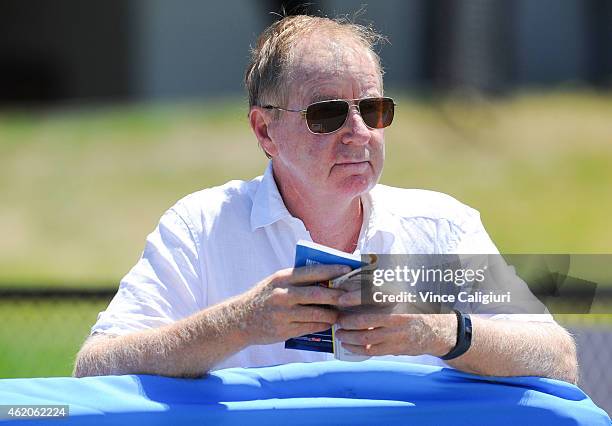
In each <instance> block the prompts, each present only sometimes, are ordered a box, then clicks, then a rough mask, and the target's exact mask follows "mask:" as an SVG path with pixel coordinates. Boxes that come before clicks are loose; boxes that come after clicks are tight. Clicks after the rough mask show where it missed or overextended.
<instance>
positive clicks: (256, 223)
mask: <svg viewBox="0 0 612 426" xmlns="http://www.w3.org/2000/svg"><path fill="white" fill-rule="evenodd" d="M287 216H291V213H289V210H287V207H285V203H284V201H283V197H281V194H280V192H279V191H278V187H277V186H276V181H275V180H274V174H273V172H272V162H271V161H270V162H268V167H266V171H265V172H264V175H263V177H262V179H261V182H259V185H258V186H257V189H256V191H255V194H254V196H253V208H252V210H251V231H255V230H256V229H257V228H261V227H263V226H268V225H271V224H273V223H274V222H277V221H279V220H281V219H283V218H285V217H287Z"/></svg>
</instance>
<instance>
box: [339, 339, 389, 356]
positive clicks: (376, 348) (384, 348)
mask: <svg viewBox="0 0 612 426" xmlns="http://www.w3.org/2000/svg"><path fill="white" fill-rule="evenodd" d="M342 347H343V348H344V349H346V350H348V351H349V352H352V353H354V354H357V355H368V356H380V355H397V354H396V353H394V350H393V344H392V343H389V342H385V343H379V344H378V345H367V346H362V345H352V344H350V343H342Z"/></svg>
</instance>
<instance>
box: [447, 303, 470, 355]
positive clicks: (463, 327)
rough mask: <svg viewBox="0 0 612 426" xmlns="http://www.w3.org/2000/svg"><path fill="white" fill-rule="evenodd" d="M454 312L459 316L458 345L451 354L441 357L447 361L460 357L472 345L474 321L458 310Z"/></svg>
mask: <svg viewBox="0 0 612 426" xmlns="http://www.w3.org/2000/svg"><path fill="white" fill-rule="evenodd" d="M453 311H454V312H455V315H457V343H456V344H455V347H454V348H453V349H451V350H450V352H449V353H447V354H446V355H444V356H441V357H440V359H443V360H445V361H446V360H449V359H454V358H457V357H460V356H461V355H463V354H464V353H466V352H467V350H468V349H470V346H471V345H472V320H471V319H470V316H469V315H468V314H464V313H463V312H460V311H459V310H458V309H453Z"/></svg>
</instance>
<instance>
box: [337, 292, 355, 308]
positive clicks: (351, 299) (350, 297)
mask: <svg viewBox="0 0 612 426" xmlns="http://www.w3.org/2000/svg"><path fill="white" fill-rule="evenodd" d="M357 305H361V289H359V290H353V291H349V292H346V293H345V294H343V295H342V296H341V297H340V298H339V299H338V306H342V307H348V306H357Z"/></svg>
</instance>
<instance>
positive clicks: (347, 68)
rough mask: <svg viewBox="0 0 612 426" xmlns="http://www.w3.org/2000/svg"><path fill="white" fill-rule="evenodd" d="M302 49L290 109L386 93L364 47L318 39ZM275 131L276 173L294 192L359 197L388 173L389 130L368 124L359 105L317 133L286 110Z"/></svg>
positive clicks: (284, 186)
mask: <svg viewBox="0 0 612 426" xmlns="http://www.w3.org/2000/svg"><path fill="white" fill-rule="evenodd" d="M296 51H297V53H296V56H297V57H296V60H295V67H294V68H293V70H294V71H293V73H292V75H291V78H290V84H289V92H288V102H287V105H285V106H284V107H286V108H288V109H295V110H302V109H305V108H306V107H307V106H308V105H309V104H311V103H313V102H318V101H322V100H327V99H360V98H366V97H378V96H382V87H381V81H380V75H379V72H378V69H377V67H376V64H375V62H374V60H373V59H372V57H371V56H370V54H369V53H368V51H367V50H365V49H364V48H362V47H359V46H356V45H354V44H348V45H347V44H346V43H342V42H336V43H334V42H330V41H329V40H316V38H315V40H309V41H308V42H307V43H306V42H304V43H303V44H302V45H301V46H298V47H297V49H296ZM269 133H270V136H271V138H272V139H273V141H274V143H275V145H276V147H277V154H276V155H275V156H274V159H273V166H274V173H275V177H276V179H277V182H278V183H279V184H280V186H281V188H282V189H285V190H289V191H291V192H292V193H298V194H302V195H303V194H304V191H307V193H308V194H310V195H313V196H316V197H325V198H329V197H342V198H346V197H348V198H353V197H355V196H358V195H360V194H363V193H365V192H367V191H369V190H370V189H371V188H373V187H374V185H376V183H377V182H378V179H379V178H380V175H381V173H382V167H383V162H384V137H383V133H384V132H383V129H371V128H369V127H368V126H366V124H365V123H364V122H363V120H362V118H361V116H360V115H359V113H358V111H357V109H356V107H355V106H351V109H350V112H349V115H348V118H347V120H346V122H345V123H344V125H343V127H342V128H341V129H339V130H337V131H335V132H334V133H330V134H313V133H311V132H310V131H309V130H308V127H307V124H306V119H305V118H303V117H302V116H301V114H299V113H293V112H281V113H280V117H279V119H278V120H275V121H274V122H273V123H272V124H271V125H270V128H269ZM286 192H287V191H286Z"/></svg>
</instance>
